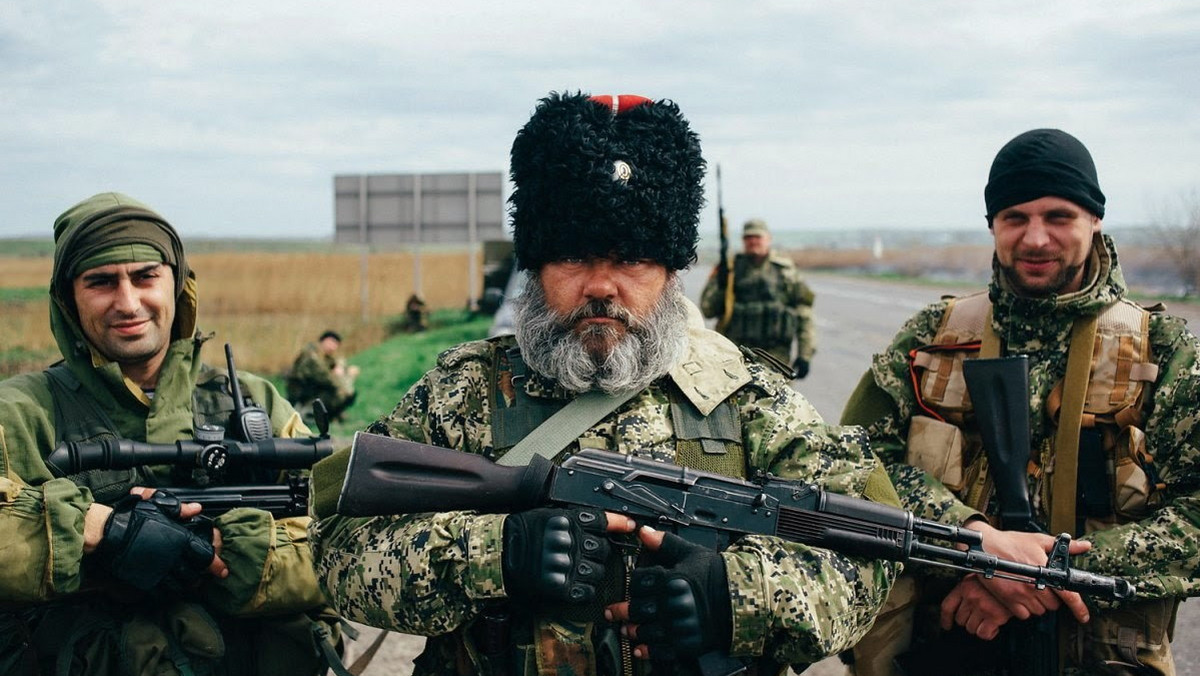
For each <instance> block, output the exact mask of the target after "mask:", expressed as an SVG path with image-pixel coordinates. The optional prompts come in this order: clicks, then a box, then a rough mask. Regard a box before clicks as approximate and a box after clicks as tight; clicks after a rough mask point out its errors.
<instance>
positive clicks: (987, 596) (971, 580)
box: [941, 573, 1013, 641]
mask: <svg viewBox="0 0 1200 676" xmlns="http://www.w3.org/2000/svg"><path fill="white" fill-rule="evenodd" d="M1012 616H1013V614H1012V613H1011V612H1009V610H1008V608H1006V607H1005V606H1004V604H1003V603H1001V602H1000V601H999V599H997V598H996V597H995V596H993V595H992V593H991V592H990V591H988V590H987V588H986V587H985V586H984V585H983V583H982V582H981V581H980V577H979V576H978V575H975V574H973V573H972V574H971V575H968V576H966V577H964V578H963V579H962V581H960V582H959V583H958V586H956V587H955V588H954V589H952V590H951V591H950V593H949V594H948V595H947V596H946V598H945V599H944V600H943V601H942V622H941V624H942V629H943V630H945V631H949V630H950V629H951V628H952V627H953V626H954V625H956V624H957V625H959V626H961V627H962V628H963V629H966V630H967V632H968V633H970V634H971V635H973V636H977V637H979V638H981V639H983V640H985V641H990V640H992V639H994V638H996V635H997V634H998V633H999V632H1000V627H1002V626H1003V625H1004V623H1006V622H1008V621H1009V619H1011V618H1012Z"/></svg>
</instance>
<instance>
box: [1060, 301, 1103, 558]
mask: <svg viewBox="0 0 1200 676" xmlns="http://www.w3.org/2000/svg"><path fill="white" fill-rule="evenodd" d="M1095 344H1096V315H1089V316H1087V317H1080V318H1079V319H1076V320H1075V325H1074V326H1072V327H1071V347H1070V348H1068V351H1067V374H1066V376H1065V377H1064V378H1063V403H1062V408H1061V409H1059V412H1058V431H1057V432H1055V435H1054V476H1053V479H1052V482H1053V483H1052V484H1051V488H1052V490H1053V495H1052V497H1051V502H1050V533H1051V534H1052V535H1054V534H1057V533H1070V534H1071V535H1077V534H1078V533H1076V532H1075V499H1076V491H1077V485H1078V481H1077V477H1076V472H1077V471H1078V469H1079V427H1080V424H1081V423H1082V419H1083V404H1084V400H1085V399H1086V398H1087V389H1088V380H1089V379H1090V378H1091V373H1092V351H1093V349H1094V346H1095Z"/></svg>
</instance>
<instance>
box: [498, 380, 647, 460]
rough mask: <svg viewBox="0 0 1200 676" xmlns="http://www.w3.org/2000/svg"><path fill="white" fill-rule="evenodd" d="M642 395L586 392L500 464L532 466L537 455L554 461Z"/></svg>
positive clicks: (518, 445) (560, 410) (507, 455)
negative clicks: (593, 427) (570, 445)
mask: <svg viewBox="0 0 1200 676" xmlns="http://www.w3.org/2000/svg"><path fill="white" fill-rule="evenodd" d="M640 391H641V390H626V391H624V392H617V393H616V394H607V393H604V392H597V391H594V390H593V391H591V392H584V393H583V394H581V395H579V396H578V397H576V398H575V399H573V400H572V401H571V403H569V404H567V405H566V406H564V407H563V408H561V409H559V410H558V411H557V412H555V414H554V415H552V416H550V417H549V418H548V419H546V421H545V422H543V423H542V424H541V425H538V426H537V427H536V428H535V429H534V430H533V431H532V432H530V433H529V434H527V435H525V438H524V439H521V441H519V442H518V443H517V445H516V446H513V447H512V448H511V449H509V451H508V452H507V453H505V454H504V455H502V456H500V458H499V459H498V460H497V461H496V464H498V465H507V466H510V467H517V466H522V465H528V464H529V461H530V460H531V459H533V456H535V455H541V456H544V457H547V458H551V459H553V458H554V457H555V456H557V455H558V454H559V453H561V452H562V450H563V449H564V448H566V447H567V446H568V445H569V444H570V443H571V442H572V441H575V440H576V439H578V438H579V435H581V434H583V433H584V432H586V431H588V429H590V428H591V426H592V425H595V424H596V423H598V422H600V421H601V420H603V419H604V417H605V416H607V415H608V414H609V413H612V412H613V411H615V410H617V408H618V407H620V406H621V404H624V403H625V402H627V401H629V400H630V399H632V398H633V396H634V395H635V394H637V393H638V392H640Z"/></svg>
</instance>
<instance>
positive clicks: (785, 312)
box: [700, 218, 817, 378]
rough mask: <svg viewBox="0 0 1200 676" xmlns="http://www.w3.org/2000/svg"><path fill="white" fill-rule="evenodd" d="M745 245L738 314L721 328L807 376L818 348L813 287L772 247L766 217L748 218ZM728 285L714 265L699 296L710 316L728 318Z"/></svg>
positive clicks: (737, 273)
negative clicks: (793, 355)
mask: <svg viewBox="0 0 1200 676" xmlns="http://www.w3.org/2000/svg"><path fill="white" fill-rule="evenodd" d="M742 246H743V249H744V251H743V252H742V253H740V254H738V255H737V256H736V257H735V258H734V261H733V314H732V315H731V316H730V318H729V322H728V324H724V325H722V323H721V322H720V321H718V324H717V330H718V331H720V332H721V333H723V334H725V336H726V337H727V338H729V339H730V340H732V341H733V342H735V343H738V344H740V345H745V346H746V347H756V348H761V349H763V350H766V351H767V352H769V353H770V354H771V355H772V356H774V357H775V358H776V359H778V360H779V361H781V362H782V363H784V364H785V365H786V364H790V365H791V368H792V371H793V373H794V376H793V377H795V378H803V377H805V376H807V375H808V368H809V365H810V364H811V363H812V358H813V354H814V353H815V352H816V351H817V343H816V336H815V327H814V326H813V292H812V289H810V288H809V287H808V284H806V283H805V282H804V279H803V278H801V277H800V271H799V270H798V269H796V264H795V263H793V262H792V260H791V259H790V258H785V257H783V256H779V255H777V254H774V253H773V252H772V251H771V232H770V231H769V230H768V229H767V224H766V222H765V221H762V220H761V219H757V218H754V219H751V220H748V221H746V224H745V225H744V226H743V227H742ZM719 267H720V266H718V268H719ZM725 285H726V278H725V277H723V276H722V275H719V274H717V270H715V269H714V270H713V274H712V276H711V277H709V278H708V283H707V284H705V286H704V291H703V293H701V295H700V310H701V311H702V312H703V313H704V316H705V317H709V318H714V317H715V318H717V319H718V320H721V319H722V318H723V317H724V314H725V302H726V300H725V299H726V292H725ZM793 341H794V342H795V343H796V352H795V355H796V357H795V359H794V360H793V359H792V343H793Z"/></svg>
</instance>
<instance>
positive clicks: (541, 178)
mask: <svg viewBox="0 0 1200 676" xmlns="http://www.w3.org/2000/svg"><path fill="white" fill-rule="evenodd" d="M704 169H705V163H704V159H703V157H701V155H700V140H699V138H698V137H697V136H696V134H695V133H694V132H692V130H691V128H690V127H689V126H688V122H687V120H686V119H684V117H683V115H682V114H681V113H680V112H679V107H678V106H676V105H675V104H674V103H672V102H670V101H652V100H650V99H647V98H644V97H641V96H629V95H623V96H597V97H591V96H587V95H585V94H581V93H577V94H561V95H560V94H557V93H551V94H550V96H548V97H547V98H544V99H542V100H541V101H540V102H539V104H538V106H537V109H536V110H534V113H533V116H532V117H531V118H530V120H529V122H527V123H526V124H525V126H524V127H522V128H521V130H520V131H519V132H517V137H516V140H515V141H513V146H512V181H513V185H514V189H513V193H512V196H511V197H509V213H510V215H511V217H512V228H513V243H514V247H515V250H516V257H517V265H518V266H519V267H520V268H521V269H522V270H529V269H532V270H536V269H538V268H540V267H541V266H542V265H543V264H544V263H548V262H552V261H556V260H561V259H564V258H588V257H607V256H617V257H619V258H621V259H624V260H641V259H650V260H654V261H657V262H659V263H662V264H663V265H664V266H666V267H667V268H668V269H670V270H681V269H683V268H686V267H687V266H688V265H690V264H691V263H693V262H695V260H696V243H697V240H698V239H699V234H698V232H697V227H698V225H699V218H700V209H701V207H702V206H703V205H704V186H703V182H704Z"/></svg>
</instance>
